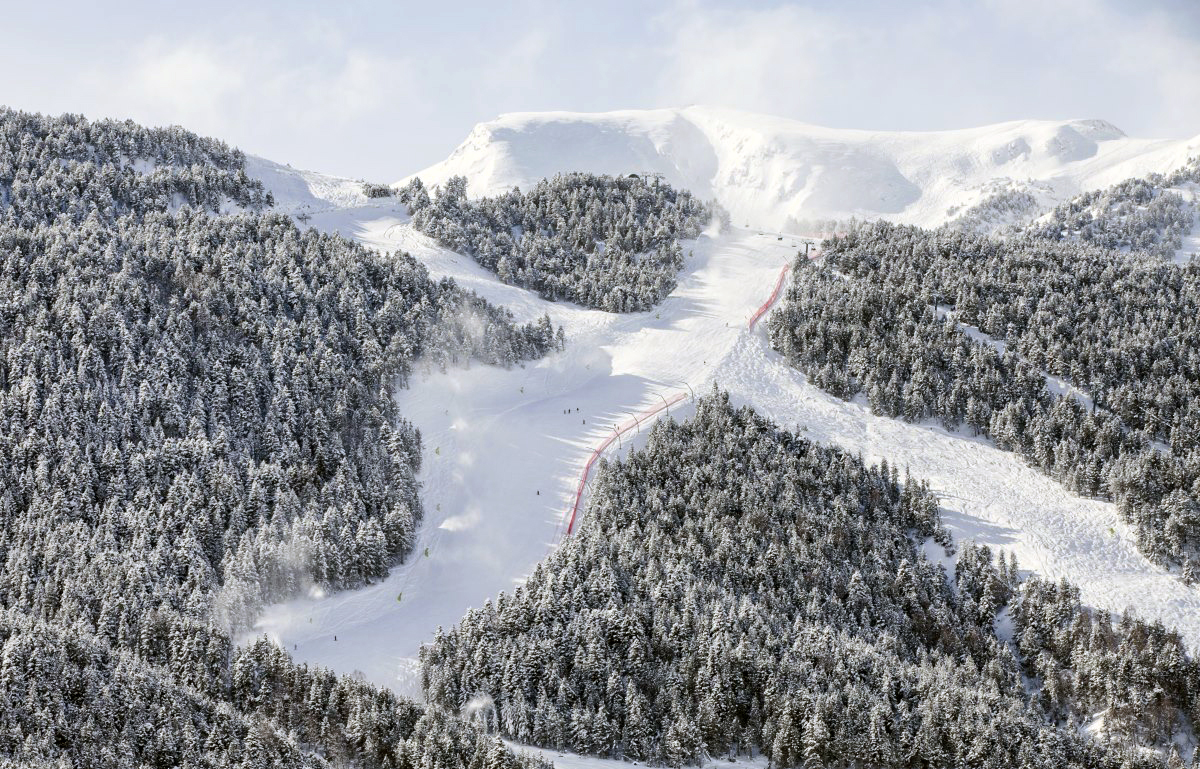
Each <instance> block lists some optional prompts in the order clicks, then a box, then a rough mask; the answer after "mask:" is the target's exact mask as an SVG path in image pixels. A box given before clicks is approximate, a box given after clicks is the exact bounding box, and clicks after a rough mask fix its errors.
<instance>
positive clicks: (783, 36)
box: [658, 0, 1200, 136]
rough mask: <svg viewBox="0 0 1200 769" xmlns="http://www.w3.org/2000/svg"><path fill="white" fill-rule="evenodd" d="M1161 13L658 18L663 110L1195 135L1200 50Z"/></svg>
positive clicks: (803, 12)
mask: <svg viewBox="0 0 1200 769" xmlns="http://www.w3.org/2000/svg"><path fill="white" fill-rule="evenodd" d="M1176 21H1177V20H1176V19H1174V18H1172V17H1171V16H1170V15H1168V14H1167V13H1166V12H1163V11H1153V12H1152V11H1145V10H1144V9H1141V8H1139V7H1132V8H1129V9H1122V8H1117V7H1113V6H1108V5H1104V4H1101V3H1097V2H1088V1H1086V0H993V2H987V3H961V2H954V0H939V1H938V2H932V3H926V4H922V5H911V4H894V5H886V4H883V5H874V6H871V7H868V6H856V5H854V4H839V5H835V6H813V5H783V6H777V7H770V8H760V9H750V10H747V9H744V8H743V9H737V10H734V9H730V8H726V7H716V6H712V5H706V4H703V3H701V2H696V1H695V0H691V1H688V2H681V3H679V4H677V5H676V6H675V7H674V8H673V9H672V10H671V11H670V13H668V14H664V15H663V17H662V19H661V21H660V24H661V25H662V26H663V27H664V29H665V30H666V36H667V47H666V57H665V64H664V66H663V68H662V70H661V73H660V76H659V78H658V94H659V97H658V98H659V100H660V101H662V102H664V103H693V102H710V103H717V104H724V105H728V106H734V107H740V108H743V109H752V110H757V111H761V112H767V113H772V114H782V115H787V116H789V117H796V118H799V119H803V120H809V121H811V122H816V123H826V124H831V125H841V126H855V127H881V128H915V129H930V128H939V127H944V128H950V127H962V126H965V125H969V124H978V123H984V122H993V121H998V120H1007V119H1016V118H1026V117H1047V118H1065V117H1104V118H1108V119H1110V120H1113V121H1114V122H1117V123H1118V124H1122V125H1123V127H1125V128H1126V129H1127V130H1128V131H1129V132H1130V133H1133V134H1136V135H1155V134H1165V135H1178V136H1190V135H1194V134H1196V133H1200V76H1198V75H1197V74H1196V73H1198V72H1200V41H1198V40H1197V39H1196V38H1195V36H1189V35H1187V34H1186V33H1184V32H1182V31H1181V30H1180V25H1179V24H1177V23H1176Z"/></svg>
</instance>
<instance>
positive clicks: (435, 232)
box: [400, 173, 713, 312]
mask: <svg viewBox="0 0 1200 769" xmlns="http://www.w3.org/2000/svg"><path fill="white" fill-rule="evenodd" d="M400 197H401V199H402V200H404V201H405V202H406V203H407V204H408V206H409V210H410V211H411V212H412V215H413V224H414V225H415V226H416V227H417V229H419V230H420V231H421V232H424V233H425V234H427V235H429V236H431V237H433V238H434V239H436V240H437V241H438V242H439V243H441V244H442V245H444V246H446V247H447V248H450V249H453V250H455V251H459V252H461V253H465V254H469V255H470V256H471V257H472V258H473V259H475V261H477V262H479V264H480V265H482V266H483V267H485V268H487V269H488V270H491V271H492V272H494V273H496V275H497V277H499V278H500V280H502V281H504V282H505V283H510V284H512V285H516V286H521V287H523V288H528V289H531V290H533V291H537V292H538V293H539V294H541V295H542V296H544V297H545V298H547V299H550V300H552V301H557V300H560V299H567V300H570V301H573V302H576V303H578V304H582V305H584V306H586V307H594V308H598V309H601V310H608V311H610V312H634V311H637V310H646V309H649V308H650V307H652V306H654V305H655V304H658V303H659V302H660V301H662V299H663V298H664V297H666V295H667V294H669V293H670V292H671V291H672V289H674V288H675V276H676V274H677V273H678V272H679V270H680V268H681V267H682V266H683V252H682V249H681V248H680V245H679V241H680V240H683V239H688V238H695V237H696V236H698V235H699V234H700V230H701V229H702V228H703V227H704V225H706V224H707V223H708V221H709V219H710V218H711V217H712V214H713V212H712V210H711V209H710V207H709V206H706V205H704V204H702V203H701V202H700V201H698V200H696V199H695V198H694V197H693V196H692V195H691V194H690V193H688V192H686V191H676V190H675V189H673V188H672V187H671V186H670V185H667V184H665V183H662V182H660V181H659V180H657V179H654V180H652V181H647V180H645V179H642V178H640V177H637V176H632V175H631V176H628V177H612V176H596V175H594V174H581V173H571V174H560V175H558V176H555V177H554V178H553V179H544V180H542V181H541V182H539V183H538V184H537V185H536V186H535V187H534V188H533V189H532V190H531V191H530V192H527V193H522V192H521V191H520V190H519V189H513V190H511V191H510V192H508V193H506V194H504V195H499V196H497V197H494V198H482V199H480V200H474V201H472V200H468V199H467V180H466V179H465V178H463V177H461V176H456V177H453V178H451V179H449V180H448V181H447V182H446V184H445V185H444V186H442V187H439V188H438V189H437V190H435V192H434V195H433V196H432V197H431V196H430V195H429V192H428V191H427V190H426V189H425V187H424V185H423V184H422V183H421V180H420V179H414V180H413V181H412V182H410V183H409V184H408V185H406V186H405V187H404V188H403V189H402V190H401V191H400Z"/></svg>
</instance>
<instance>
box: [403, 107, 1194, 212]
mask: <svg viewBox="0 0 1200 769" xmlns="http://www.w3.org/2000/svg"><path fill="white" fill-rule="evenodd" d="M1197 153H1200V136H1197V137H1195V138H1192V139H1190V140H1149V139H1134V138H1129V137H1127V136H1125V134H1124V133H1122V132H1121V131H1120V130H1119V129H1118V128H1116V127H1114V126H1113V125H1111V124H1109V123H1107V122H1105V121H1102V120H1069V121H1038V120H1024V121H1014V122H1009V123H999V124H996V125H990V126H982V127H979V128H970V129H962V130H954V131H938V132H925V133H921V132H887V131H860V130H847V129H833V128H822V127H819V126H813V125H808V124H805V123H800V122H797V121H793V120H787V119H783V118H776V117H769V116H766V115H756V114H751V113H744V112H736V111H732V110H725V109H715V108H710V107H686V108H683V109H659V110H641V111H639V110H630V111H621V112H606V113H591V114H587V113H570V112H545V113H514V114H509V115H504V116H501V117H500V118H497V119H496V120H493V121H490V122H486V123H481V124H479V125H477V126H476V127H475V129H474V130H473V131H472V132H471V133H470V135H469V136H468V137H467V138H466V140H465V141H464V142H463V143H462V144H461V145H459V147H458V148H457V149H456V150H454V152H453V153H452V154H451V155H450V156H449V157H448V158H447V159H446V160H444V161H442V162H441V163H437V164H435V165H433V166H431V167H429V168H427V169H425V170H423V171H421V172H419V173H418V174H416V176H419V177H420V178H421V179H422V180H423V181H424V182H425V183H426V184H427V185H435V184H441V183H442V182H444V181H445V180H446V179H448V178H449V177H451V176H454V175H463V176H466V177H467V179H468V180H469V188H468V189H469V192H470V193H471V194H472V195H489V194H494V193H497V192H500V191H504V190H507V189H509V188H510V187H512V186H514V185H515V186H519V187H522V188H526V187H528V186H530V185H531V184H533V183H535V182H537V181H538V180H539V179H542V178H545V177H549V176H553V175H554V174H556V173H559V172H564V171H590V172H594V173H608V174H628V173H658V174H662V175H663V178H664V179H665V180H666V181H667V182H669V183H670V184H672V185H674V186H676V187H680V188H683V189H688V190H691V191H692V192H694V193H695V194H697V195H699V196H700V197H702V198H715V199H716V200H717V201H719V202H720V203H721V204H722V205H723V206H725V208H726V209H728V210H729V212H730V214H731V215H732V216H733V221H734V223H735V224H736V225H738V226H741V225H751V226H754V227H760V228H764V229H774V230H785V231H790V232H800V231H807V228H806V227H805V226H804V224H805V223H806V222H808V221H812V220H818V219H829V218H834V219H837V218H847V217H850V216H857V217H860V218H877V217H883V218H888V219H893V220H896V221H902V222H906V223H912V224H921V225H935V224H939V223H941V222H942V221H944V220H946V219H947V218H949V217H950V216H952V215H953V214H954V213H955V212H957V211H959V210H961V209H962V208H966V207H969V206H971V205H974V204H975V203H978V202H979V201H980V200H981V199H983V198H984V197H986V196H987V195H989V194H991V193H992V192H994V191H995V189H996V188H997V185H998V184H1001V185H1003V186H1005V187H1009V188H1011V187H1016V188H1019V189H1023V188H1026V187H1028V188H1030V189H1036V191H1037V195H1038V197H1039V199H1041V198H1045V199H1046V202H1049V203H1053V202H1058V201H1061V200H1064V199H1066V198H1068V197H1070V196H1072V195H1075V194H1077V193H1079V192H1081V191H1085V190H1090V189H1095V188H1097V187H1103V186H1107V185H1110V184H1113V183H1116V182H1118V181H1121V180H1123V179H1125V178H1127V177H1130V176H1143V175H1145V174H1147V173H1149V172H1151V171H1159V172H1166V171H1170V170H1173V169H1175V168H1177V167H1178V166H1180V165H1182V164H1183V163H1184V162H1185V161H1186V160H1187V158H1188V157H1189V156H1191V155H1196V154H1197ZM410 178H411V177H410Z"/></svg>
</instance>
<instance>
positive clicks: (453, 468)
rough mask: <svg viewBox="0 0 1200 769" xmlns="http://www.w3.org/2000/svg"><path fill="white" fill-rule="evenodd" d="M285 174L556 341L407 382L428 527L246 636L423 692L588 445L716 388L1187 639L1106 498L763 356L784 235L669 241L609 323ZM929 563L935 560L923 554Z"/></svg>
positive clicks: (1182, 599)
mask: <svg viewBox="0 0 1200 769" xmlns="http://www.w3.org/2000/svg"><path fill="white" fill-rule="evenodd" d="M281 179H282V180H283V181H287V182H288V184H293V183H294V184H296V185H297V187H296V189H299V190H302V191H303V194H304V195H305V196H306V197H305V200H309V197H313V198H315V199H316V200H317V201H320V200H325V203H324V204H319V205H318V204H317V203H313V202H312V200H309V203H310V210H312V211H313V214H312V219H311V222H312V224H313V225H315V226H317V227H319V228H321V229H323V230H327V231H338V232H341V233H342V234H344V235H346V236H348V237H355V238H358V239H359V240H361V241H362V242H363V243H365V244H367V245H369V246H372V247H376V248H379V249H381V250H384V251H394V250H397V249H403V250H406V251H408V252H410V253H412V254H413V255H414V256H416V257H417V258H418V259H419V260H421V261H422V262H423V263H424V264H426V265H427V266H428V267H429V269H430V271H431V272H432V273H433V274H434V275H436V276H441V275H448V276H451V277H453V278H455V279H456V280H457V281H459V282H460V283H462V284H463V285H465V286H467V287H469V288H471V289H473V290H475V291H477V292H479V293H480V294H482V295H483V296H485V297H487V298H488V299H489V300H491V301H494V302H496V303H498V304H503V305H505V306H508V307H510V308H511V309H512V310H513V311H514V312H515V313H516V315H517V316H518V317H519V318H520V319H523V320H530V319H534V318H537V317H540V316H541V315H542V314H543V313H548V314H549V315H550V317H551V319H552V320H553V322H554V323H555V324H556V325H558V324H561V325H563V326H564V327H565V329H566V332H567V336H568V345H567V349H566V350H565V351H564V352H561V353H556V354H554V355H551V356H549V357H547V358H545V359H543V360H540V361H536V362H532V363H529V364H526V365H525V367H523V368H521V367H518V368H514V369H512V370H509V371H505V370H502V369H497V368H492V367H487V366H474V367H472V368H471V369H469V370H452V371H450V372H447V373H436V372H432V373H426V374H419V375H417V376H415V377H414V379H413V382H412V386H411V387H410V388H409V389H407V390H402V391H399V392H398V393H397V394H396V397H397V398H398V399H399V401H400V410H401V412H402V413H403V414H404V415H405V416H406V417H407V418H409V419H411V420H412V421H413V422H414V423H415V424H416V425H417V427H419V428H420V430H421V433H422V435H423V436H424V441H425V456H424V461H423V469H422V474H421V479H420V480H421V482H422V484H423V491H422V498H423V500H424V505H425V510H426V519H425V522H424V525H423V528H422V531H421V533H420V536H419V541H418V543H417V547H416V551H415V554H414V557H413V558H411V559H410V560H409V562H408V563H406V564H404V565H402V566H399V567H397V568H396V569H394V570H393V571H392V574H391V576H390V577H389V578H388V579H387V580H386V581H384V582H382V583H379V584H376V585H374V586H371V587H367V588H364V589H362V590H357V591H351V592H343V593H337V594H333V595H329V596H313V597H310V598H305V599H300V600H296V601H293V602H291V603H288V604H285V605H279V606H276V607H273V608H272V609H270V610H269V611H268V612H266V614H265V616H264V617H263V619H262V622H261V624H260V625H259V627H258V632H265V633H268V634H269V635H270V636H271V637H272V638H275V639H277V640H278V641H279V642H280V643H281V644H283V645H285V646H286V647H287V648H288V649H289V650H290V651H292V653H293V654H294V655H295V656H296V657H297V658H299V659H301V660H306V661H310V662H316V663H319V664H322V665H327V666H330V667H332V668H334V669H336V670H339V671H342V672H348V673H349V672H355V671H361V672H362V674H363V675H364V676H365V677H366V678H368V679H369V680H372V681H374V682H376V683H379V684H383V685H388V686H392V687H394V688H396V689H398V690H401V691H404V692H407V693H410V694H413V695H416V696H420V686H419V682H418V679H417V676H416V669H417V653H418V650H419V648H420V646H421V645H422V644H423V643H425V642H427V641H428V640H429V639H430V638H431V637H432V635H433V633H434V631H435V629H436V628H437V627H438V626H439V625H441V626H447V627H448V626H450V625H452V624H453V623H455V622H457V621H458V619H459V618H461V616H462V614H463V613H464V612H465V610H466V609H467V608H469V607H477V606H480V605H482V603H483V601H484V600H486V599H488V598H494V597H495V596H496V594H497V593H499V592H500V591H501V590H511V589H512V588H513V587H514V586H515V585H517V584H519V583H520V581H521V580H522V579H523V578H524V576H525V575H527V574H528V573H529V572H530V571H531V570H532V569H533V567H534V566H535V565H536V564H537V563H538V562H539V561H540V560H541V559H542V558H543V557H544V556H545V555H546V554H547V553H548V552H549V549H550V548H552V547H554V546H555V544H556V543H557V542H558V541H559V539H560V537H561V532H562V528H563V526H564V523H565V519H566V517H567V516H568V514H569V511H570V509H571V505H572V502H573V500H574V496H575V492H576V488H577V484H578V483H579V476H580V470H581V468H582V466H583V465H584V463H585V462H586V461H587V458H588V456H589V455H590V454H591V452H592V450H593V448H594V447H596V446H597V445H599V444H601V443H603V442H604V441H606V440H607V439H608V438H609V437H610V436H612V435H613V430H614V427H618V428H619V427H621V426H624V425H630V424H631V421H632V420H633V418H634V417H635V416H636V415H638V414H640V413H642V412H643V411H648V410H650V409H652V408H655V407H656V406H659V405H661V404H662V403H663V402H664V399H671V398H672V397H673V396H674V395H675V394H677V393H681V392H686V393H688V397H686V398H685V399H684V400H683V402H681V403H678V404H676V405H672V406H671V407H670V414H671V416H672V417H677V418H682V417H686V416H687V415H688V414H689V412H690V393H691V392H695V393H701V392H703V391H705V390H707V389H708V388H710V387H712V386H713V384H716V385H718V386H719V387H722V388H726V389H728V390H729V391H730V392H731V394H732V396H733V397H734V398H735V399H736V400H737V401H738V402H739V403H748V404H751V405H752V406H754V407H755V408H756V409H758V410H760V411H761V412H762V413H763V414H764V415H766V416H768V417H770V418H771V419H773V420H775V421H776V422H778V423H779V424H782V425H784V426H787V427H789V428H792V427H795V428H798V429H800V430H803V431H805V432H806V434H807V435H809V436H810V437H812V438H814V439H816V440H818V441H821V442H826V443H831V444H836V445H840V446H843V447H846V448H848V449H850V450H851V451H854V452H861V453H862V454H863V455H864V456H865V457H866V458H867V459H869V460H872V461H878V460H879V459H882V458H886V459H887V460H888V461H889V462H895V463H898V464H899V465H901V466H905V467H908V468H909V469H911V471H912V473H913V475H914V476H916V477H918V478H927V479H928V480H929V481H930V483H931V484H932V487H933V488H934V490H935V491H936V492H937V493H938V494H939V495H940V497H941V500H942V504H943V507H944V516H945V519H946V522H947V524H948V525H949V527H950V529H951V530H952V532H953V533H954V534H955V536H956V537H958V538H960V539H973V540H976V541H979V542H983V543H987V544H989V545H993V546H996V547H1000V548H1003V549H1007V550H1012V551H1014V552H1015V553H1016V554H1017V557H1018V558H1019V559H1020V561H1021V564H1022V566H1023V567H1024V568H1025V569H1028V570H1032V571H1034V572H1036V573H1038V574H1041V575H1042V576H1045V577H1049V578H1054V579H1056V578H1058V577H1066V578H1068V579H1070V580H1072V581H1074V582H1075V583H1077V584H1078V585H1079V586H1080V587H1081V589H1082V591H1083V598H1084V600H1085V601H1086V602H1088V603H1089V604H1091V605H1093V606H1098V607H1101V608H1105V609H1110V610H1113V611H1121V610H1124V609H1126V608H1127V607H1135V608H1136V609H1137V611H1138V613H1139V615H1140V616H1142V617H1145V618H1149V619H1159V620H1162V621H1163V622H1165V623H1166V624H1168V625H1171V626H1174V627H1176V628H1178V629H1179V630H1180V631H1182V632H1183V634H1184V637H1185V638H1186V639H1187V642H1188V644H1189V646H1190V647H1191V648H1192V649H1193V650H1196V649H1200V590H1198V589H1196V588H1194V587H1188V586H1186V585H1184V584H1183V583H1182V582H1181V581H1180V580H1179V579H1178V578H1177V577H1176V576H1174V575H1171V574H1169V573H1167V572H1165V571H1164V570H1162V569H1161V568H1159V567H1157V566H1155V565H1153V564H1151V563H1150V562H1148V561H1147V560H1146V559H1145V558H1144V557H1143V556H1142V555H1141V554H1140V553H1139V552H1138V551H1137V548H1136V547H1135V545H1134V542H1133V537H1132V535H1131V533H1130V531H1129V529H1128V527H1127V526H1125V525H1124V524H1122V523H1121V522H1120V520H1119V519H1118V517H1117V514H1116V511H1115V509H1114V507H1113V505H1111V504H1109V503H1106V502H1102V501H1099V500H1094V499H1084V498H1081V497H1078V496H1076V495H1074V494H1071V493H1069V492H1068V491H1066V490H1065V489H1064V488H1063V487H1062V486H1061V485H1060V484H1058V483H1056V482H1055V481H1053V480H1051V479H1049V478H1047V477H1046V476H1044V475H1042V474H1041V473H1038V472H1036V471H1034V470H1032V469H1030V468H1029V467H1027V466H1026V465H1025V464H1024V463H1023V462H1022V461H1021V460H1020V459H1019V458H1018V457H1017V456H1015V455H1014V454H1011V453H1008V452H1003V451H999V450H997V449H995V448H994V447H992V446H991V445H990V444H989V443H988V442H987V441H985V440H983V439H980V438H971V437H967V436H965V435H960V434H951V433H947V432H946V431H945V430H942V429H941V428H938V427H933V426H925V425H911V424H906V423H904V422H900V421H897V420H893V419H887V418H884V417H877V416H874V415H872V414H871V413H870V410H869V409H868V408H867V407H865V406H864V405H862V404H859V403H846V402H843V401H841V400H838V399H837V398H834V397H832V396H830V395H828V394H826V393H824V392H822V391H821V390H819V389H817V388H816V387H814V386H812V385H810V384H809V383H808V382H807V381H806V379H805V378H804V376H803V375H801V374H800V373H799V372H797V371H795V370H794V369H792V368H789V367H788V366H787V365H786V364H785V363H784V362H783V361H782V360H781V359H780V358H779V356H778V355H776V354H775V353H774V352H773V351H771V350H770V348H769V346H768V344H767V340H766V337H765V332H764V330H763V329H762V324H761V323H760V324H759V326H758V328H756V329H754V330H751V329H748V328H747V321H748V320H749V319H750V317H751V316H752V315H753V314H754V312H755V310H756V309H757V308H758V307H759V306H760V305H761V304H762V303H763V302H764V300H766V299H767V298H768V296H770V294H771V292H772V289H773V288H774V287H775V285H776V282H777V280H778V277H779V272H780V268H781V266H782V265H784V264H786V263H787V262H788V261H789V260H790V259H792V258H793V257H794V256H795V254H796V250H797V248H798V246H799V241H798V240H797V239H795V238H792V237H788V236H782V237H781V236H780V235H778V234H776V233H772V232H765V231H755V230H747V229H744V228H733V230H732V231H727V232H723V233H716V232H710V233H706V234H705V235H703V236H702V237H701V238H700V239H699V240H698V241H696V242H694V243H690V244H688V246H687V248H685V252H687V251H691V252H692V255H691V256H690V257H689V258H688V259H687V263H686V266H685V268H684V270H683V273H682V274H681V275H680V280H679V286H678V287H677V288H676V290H675V291H674V292H673V293H672V294H671V296H670V297H668V298H667V299H666V300H665V301H664V302H663V303H662V305H661V306H660V307H658V308H656V309H655V310H653V311H650V312H645V313H636V314H630V315H612V314H609V313H603V312H599V311H595V310H587V309H583V308H580V307H577V306H574V305H570V304H567V303H552V302H547V301H545V300H542V299H541V298H539V297H537V296H536V295H534V294H532V293H530V292H528V291H524V290H522V289H519V288H515V287H512V286H506V285H503V284H501V283H500V282H499V281H498V280H497V279H496V278H495V276H494V275H492V274H491V273H488V272H487V271H485V270H483V269H482V268H480V267H479V266H478V265H476V264H475V263H474V262H473V261H472V260H471V259H469V258H467V257H463V256H460V255H457V254H454V253H451V252H449V251H446V250H445V249H442V248H440V247H438V246H437V245H436V244H435V243H433V242H432V241H430V240H429V239H428V238H426V237H425V236H423V235H421V234H420V233H418V232H416V231H415V230H414V229H413V228H412V226H411V223H410V222H409V220H408V216H407V214H406V213H404V212H403V211H402V210H401V208H400V207H399V204H398V202H397V201H395V200H390V201H389V200H387V199H385V200H381V201H380V200H376V201H369V202H368V201H365V200H364V201H357V202H359V203H361V205H355V204H353V203H354V202H355V201H351V203H352V204H351V205H348V206H346V207H338V206H337V205H335V204H334V203H333V202H332V201H331V200H329V199H327V198H322V197H321V195H323V194H328V195H329V197H330V198H336V197H338V196H340V195H349V194H350V192H351V191H352V190H351V187H350V185H351V183H349V182H346V183H344V184H343V183H341V182H337V180H330V179H329V178H328V177H319V176H313V177H312V178H308V177H307V176H306V175H305V174H304V173H302V172H297V175H296V176H295V177H294V178H293V177H291V176H289V175H288V174H283V175H282V176H281V177H273V178H272V179H270V180H268V182H269V186H271V185H277V186H272V190H273V191H274V192H275V194H276V195H277V196H280V195H286V194H287V185H284V184H281V183H280V181H281ZM283 202H284V203H285V204H288V205H291V204H294V203H296V202H297V201H290V202H289V201H287V200H284V201H283ZM568 411H569V412H570V413H567V412H568ZM647 427H648V422H646V421H642V422H641V423H640V424H635V425H633V427H632V429H631V430H630V431H629V432H628V433H625V434H623V435H622V436H621V438H620V440H618V441H614V442H613V445H612V447H611V448H610V449H609V454H610V455H612V454H615V453H620V452H622V451H624V450H627V449H628V448H629V447H630V445H636V444H638V443H639V442H640V441H641V440H642V439H643V436H644V433H645V431H646V429H647ZM930 554H931V555H932V556H934V557H939V558H940V557H942V555H941V553H940V549H937V548H935V549H933V550H931V553H930Z"/></svg>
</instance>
